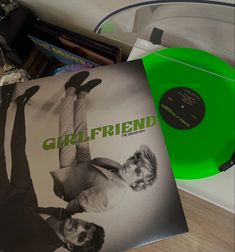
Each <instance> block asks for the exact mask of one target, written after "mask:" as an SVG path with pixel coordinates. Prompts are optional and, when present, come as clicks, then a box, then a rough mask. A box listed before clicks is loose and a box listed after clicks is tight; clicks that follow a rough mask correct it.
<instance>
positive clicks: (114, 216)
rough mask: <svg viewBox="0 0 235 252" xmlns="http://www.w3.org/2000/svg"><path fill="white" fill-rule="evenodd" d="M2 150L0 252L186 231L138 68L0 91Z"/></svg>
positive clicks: (44, 251) (69, 247)
mask: <svg viewBox="0 0 235 252" xmlns="http://www.w3.org/2000/svg"><path fill="white" fill-rule="evenodd" d="M0 141H1V142H0V251H1V252H53V251H55V252H66V251H74V252H96V251H103V252H120V251H126V250H128V249H130V248H133V247H138V246H141V245H144V244H146V243H151V242H154V241H157V240H162V239H165V238H167V237H170V236H173V235H176V234H179V233H183V232H187V224H186V221H185V217H184V213H183V210H182V206H181V202H180V199H179V196H178V191H177V188H176V184H175V181H174V176H173V173H172V169H171V166H170V162H169V157H168V154H167V150H166V146H165V143H164V138H163V136H162V132H161V128H160V124H159V121H158V117H157V115H156V111H155V106H154V103H153V100H152V96H151V92H150V89H149V86H148V81H147V79H146V75H145V71H144V67H143V64H142V61H141V60H136V61H132V62H126V63H120V64H116V65H109V66H104V67H97V68H93V69H89V70H87V71H86V70H85V71H81V72H70V73H64V74H61V75H57V76H52V77H47V78H42V79H37V80H32V81H27V82H24V83H18V84H11V85H6V86H2V87H0Z"/></svg>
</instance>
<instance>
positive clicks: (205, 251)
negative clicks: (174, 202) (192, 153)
mask: <svg viewBox="0 0 235 252" xmlns="http://www.w3.org/2000/svg"><path fill="white" fill-rule="evenodd" d="M179 193H180V198H181V201H182V204H183V208H184V212H185V216H186V219H187V223H188V227H189V232H188V233H186V234H181V235H177V236H175V237H172V238H169V239H166V240H162V241H159V242H156V243H152V244H150V245H146V246H143V247H139V248H136V249H132V250H129V252H153V251H154V252H155V251H157V252H234V251H235V247H234V234H235V233H234V232H235V231H234V226H235V222H234V214H232V213H230V212H228V211H226V210H224V209H222V208H220V207H217V206H215V205H213V204H211V203H209V202H207V201H205V200H202V199H200V198H198V197H196V196H193V195H192V194H189V193H186V192H184V191H182V190H179Z"/></svg>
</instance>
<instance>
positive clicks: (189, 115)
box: [159, 87, 205, 130]
mask: <svg viewBox="0 0 235 252" xmlns="http://www.w3.org/2000/svg"><path fill="white" fill-rule="evenodd" d="M159 111H160V114H161V116H162V118H163V119H164V120H165V122H167V123H168V124H169V125H170V126H172V127H173V128H176V129H182V130H185V129H192V128H194V127H196V126H197V125H198V124H199V123H200V122H201V121H202V119H203V117H204V115H205V104H204V102H203V100H202V98H201V96H200V95H199V94H198V93H196V92H195V91H194V90H192V89H190V88H185V87H177V88H172V89H169V90H168V91H167V92H166V93H165V94H164V95H163V96H162V97H161V99H160V104H159Z"/></svg>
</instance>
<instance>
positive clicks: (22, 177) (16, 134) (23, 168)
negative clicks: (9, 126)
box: [11, 103, 37, 205]
mask: <svg viewBox="0 0 235 252" xmlns="http://www.w3.org/2000/svg"><path fill="white" fill-rule="evenodd" d="M25 145H26V135H25V105H24V104H21V103H19V104H17V109H16V115H15V121H14V126H13V132H12V138H11V155H12V171H11V184H12V186H13V187H14V188H15V189H16V190H19V191H25V192H26V195H25V201H27V203H28V204H31V205H37V197H36V194H35V190H34V186H33V182H32V179H31V175H30V170H29V164H28V160H27V156H26V153H25Z"/></svg>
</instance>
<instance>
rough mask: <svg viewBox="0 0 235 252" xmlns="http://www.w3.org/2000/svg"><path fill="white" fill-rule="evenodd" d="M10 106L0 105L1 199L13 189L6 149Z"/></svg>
mask: <svg viewBox="0 0 235 252" xmlns="http://www.w3.org/2000/svg"><path fill="white" fill-rule="evenodd" d="M8 107H9V105H7V104H1V106H0V201H1V200H4V199H6V197H7V195H8V193H9V191H10V189H11V185H10V182H9V179H8V176H7V170H6V158H5V150H4V142H5V127H6V118H7V109H8Z"/></svg>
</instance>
